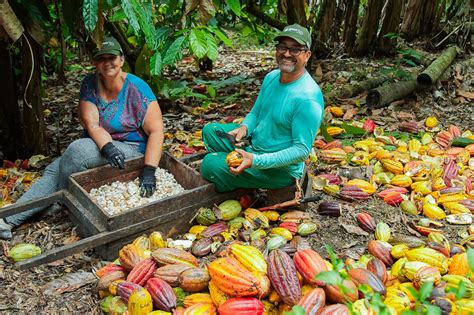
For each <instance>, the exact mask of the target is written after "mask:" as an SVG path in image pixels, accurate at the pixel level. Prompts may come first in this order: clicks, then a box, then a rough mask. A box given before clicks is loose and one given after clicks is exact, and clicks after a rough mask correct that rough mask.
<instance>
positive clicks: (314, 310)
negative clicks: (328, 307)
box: [298, 288, 326, 314]
mask: <svg viewBox="0 0 474 315" xmlns="http://www.w3.org/2000/svg"><path fill="white" fill-rule="evenodd" d="M324 304H326V294H325V293H324V290H323V289H321V288H314V289H312V290H310V291H309V292H308V293H306V294H305V295H304V296H303V297H302V298H301V300H300V301H299V302H298V305H299V306H301V307H303V308H304V310H305V312H306V314H318V312H319V310H320V309H322V308H323V307H324Z"/></svg>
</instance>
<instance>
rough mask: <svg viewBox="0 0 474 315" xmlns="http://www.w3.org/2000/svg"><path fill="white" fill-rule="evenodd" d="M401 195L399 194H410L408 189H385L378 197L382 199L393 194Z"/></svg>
mask: <svg viewBox="0 0 474 315" xmlns="http://www.w3.org/2000/svg"><path fill="white" fill-rule="evenodd" d="M394 192H396V193H399V194H406V193H408V189H406V188H404V187H393V188H387V189H384V190H382V191H381V192H379V193H378V194H377V196H378V197H380V198H382V199H383V198H385V197H386V196H388V195H390V194H392V193H394Z"/></svg>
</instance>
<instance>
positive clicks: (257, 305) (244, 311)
mask: <svg viewBox="0 0 474 315" xmlns="http://www.w3.org/2000/svg"><path fill="white" fill-rule="evenodd" d="M264 311H265V308H264V305H263V303H262V302H260V301H259V300H258V299H256V298H252V297H240V298H231V299H228V300H227V301H225V302H224V303H222V304H221V305H220V306H219V309H218V312H219V315H236V314H239V315H262V314H263V313H264Z"/></svg>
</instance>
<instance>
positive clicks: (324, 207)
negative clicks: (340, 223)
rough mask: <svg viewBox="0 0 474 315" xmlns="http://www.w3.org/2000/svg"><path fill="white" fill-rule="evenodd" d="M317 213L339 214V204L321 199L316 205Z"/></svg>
mask: <svg viewBox="0 0 474 315" xmlns="http://www.w3.org/2000/svg"><path fill="white" fill-rule="evenodd" d="M318 213H319V214H322V215H328V216H331V217H338V216H340V215H341V205H340V204H339V203H338V202H334V201H323V202H321V203H320V204H319V206H318Z"/></svg>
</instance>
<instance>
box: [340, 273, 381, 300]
mask: <svg viewBox="0 0 474 315" xmlns="http://www.w3.org/2000/svg"><path fill="white" fill-rule="evenodd" d="M348 274H349V276H350V277H351V279H352V281H354V283H355V285H356V286H359V285H361V284H365V285H367V286H369V287H371V288H372V289H373V290H374V292H377V293H380V294H382V295H385V293H386V289H385V286H384V284H383V283H382V281H381V280H380V279H379V278H377V276H376V275H374V274H373V273H372V272H370V271H369V270H367V269H364V268H354V269H351V270H349V271H348Z"/></svg>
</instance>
